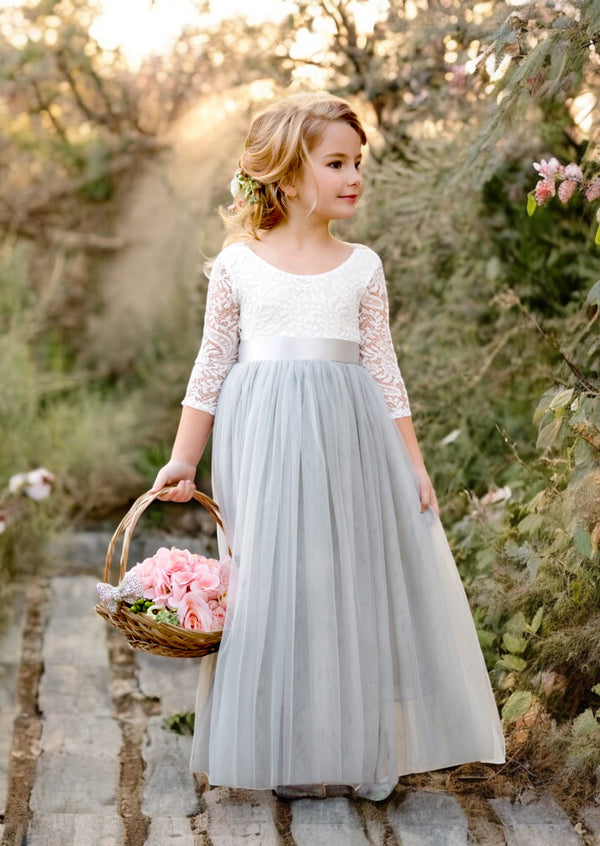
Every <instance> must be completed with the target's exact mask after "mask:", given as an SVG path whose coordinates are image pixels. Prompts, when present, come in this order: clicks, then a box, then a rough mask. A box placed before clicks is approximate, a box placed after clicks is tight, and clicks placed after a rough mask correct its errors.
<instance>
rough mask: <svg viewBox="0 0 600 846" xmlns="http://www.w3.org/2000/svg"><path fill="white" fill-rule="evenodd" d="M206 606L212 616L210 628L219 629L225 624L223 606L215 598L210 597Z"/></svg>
mask: <svg viewBox="0 0 600 846" xmlns="http://www.w3.org/2000/svg"><path fill="white" fill-rule="evenodd" d="M208 607H209V608H210V611H211V614H212V618H213V625H212V630H213V631H220V630H221V629H222V628H223V627H224V625H225V613H226V612H225V608H223V606H222V605H220V604H219V603H218V602H217V601H216V599H211V600H210V602H209V603H208Z"/></svg>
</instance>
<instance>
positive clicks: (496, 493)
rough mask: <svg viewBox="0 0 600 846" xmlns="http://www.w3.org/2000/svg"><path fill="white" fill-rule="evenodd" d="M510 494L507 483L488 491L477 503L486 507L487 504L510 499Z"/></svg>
mask: <svg viewBox="0 0 600 846" xmlns="http://www.w3.org/2000/svg"><path fill="white" fill-rule="evenodd" d="M511 496H512V491H511V489H510V488H509V487H508V485H507V486H506V487H504V488H496V489H495V490H492V491H488V492H487V493H486V494H485V495H484V496H482V497H481V499H480V500H479V505H480V506H481V507H482V508H486V507H487V506H488V505H495V504H496V503H497V502H506V500H507V499H510V498H511Z"/></svg>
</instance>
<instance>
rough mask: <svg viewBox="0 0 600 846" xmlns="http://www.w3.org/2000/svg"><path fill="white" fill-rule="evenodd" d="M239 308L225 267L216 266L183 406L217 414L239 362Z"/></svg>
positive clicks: (211, 277) (212, 275)
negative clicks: (224, 386)
mask: <svg viewBox="0 0 600 846" xmlns="http://www.w3.org/2000/svg"><path fill="white" fill-rule="evenodd" d="M238 325H239V306H238V304H237V303H236V302H235V298H234V296H233V291H232V287H231V280H230V278H229V275H228V273H227V270H226V268H225V267H224V266H223V265H222V264H220V263H219V264H215V265H214V267H213V270H212V273H211V276H210V280H209V283H208V291H207V295H206V312H205V315H204V331H203V333H202V344H201V346H200V351H199V353H198V357H197V358H196V363H195V364H194V368H193V370H192V373H191V376H190V381H189V382H188V386H187V391H186V394H185V398H184V400H183V402H182V405H189V406H191V407H192V408H197V409H198V410H199V411H206V412H208V413H209V414H214V413H215V409H216V407H217V401H218V399H219V394H220V392H221V386H222V384H223V382H224V381H225V377H226V376H227V374H228V373H229V371H230V370H231V368H232V367H233V365H234V364H235V362H236V361H237V355H238V344H239V331H238Z"/></svg>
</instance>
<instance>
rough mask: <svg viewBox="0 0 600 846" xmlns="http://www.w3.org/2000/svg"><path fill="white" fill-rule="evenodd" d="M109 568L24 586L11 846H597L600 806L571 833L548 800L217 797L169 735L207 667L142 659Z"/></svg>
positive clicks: (2, 714) (6, 757) (433, 794)
mask: <svg viewBox="0 0 600 846" xmlns="http://www.w3.org/2000/svg"><path fill="white" fill-rule="evenodd" d="M80 549H81V548H80ZM87 551H88V552H89V550H87ZM87 557H89V558H90V559H94V560H95V559H96V556H95V555H94V556H91V555H90V556H88V555H86V558H87ZM99 572H100V568H99V567H98V568H97V569H96V575H92V574H91V573H90V568H89V567H85V566H83V567H78V566H76V565H74V564H72V565H70V566H67V567H64V566H63V567H61V571H57V572H54V573H51V574H50V575H49V576H48V578H47V579H38V580H35V581H34V582H32V583H31V584H30V585H29V586H27V588H25V587H24V586H23V587H22V588H20V589H18V590H17V592H16V600H15V602H14V603H13V606H12V608H13V611H12V612H11V616H10V617H9V619H8V620H6V624H5V625H4V627H3V629H2V630H1V631H0V680H1V685H0V801H1V802H2V803H3V805H2V809H1V811H2V816H1V817H0V838H1V844H2V846H25V844H27V846H59V844H60V846H70V845H71V844H72V846H169V844H173V846H240V844H256V846H471V844H481V846H584V844H585V846H591V845H592V844H599V846H600V813H599V810H598V809H597V808H587V809H584V810H583V811H582V812H581V816H580V819H579V820H576V821H571V820H570V819H569V817H568V816H567V814H566V813H565V812H564V811H563V810H562V809H561V808H560V807H559V806H558V805H557V804H556V802H555V801H554V800H553V799H552V798H551V797H550V796H549V795H546V794H542V795H536V794H534V793H529V794H527V795H525V796H522V797H521V799H520V800H519V801H517V802H514V803H513V802H511V800H510V799H509V798H496V799H489V800H486V799H483V798H481V797H479V798H478V800H477V801H475V803H473V802H470V801H467V800H466V799H465V796H464V795H462V796H457V795H455V794H453V793H451V792H449V791H444V790H442V789H439V790H438V789H435V790H433V789H432V790H424V789H415V788H411V787H399V788H398V789H397V790H396V792H395V794H394V795H393V796H392V798H391V799H390V800H389V801H387V802H386V803H383V804H382V805H374V804H372V803H370V802H367V801H361V800H353V799H350V798H347V797H345V796H339V795H338V796H331V797H328V798H327V799H325V800H310V799H303V800H297V801H295V802H288V801H282V800H278V799H277V798H276V797H274V796H273V795H272V793H271V792H270V791H247V790H229V789H226V788H213V789H210V788H209V787H208V785H206V784H205V783H204V782H203V781H202V780H201V779H200V778H195V777H194V776H193V775H192V774H191V773H190V772H189V770H188V758H189V754H190V746H191V738H190V737H188V736H181V735H177V734H175V733H173V732H171V731H168V730H166V729H165V727H164V726H163V720H164V718H165V717H167V716H171V715H173V714H175V713H181V712H185V711H189V710H192V709H193V706H194V695H195V687H196V678H197V663H198V662H197V661H196V660H193V659H168V658H160V657H156V656H151V655H145V654H143V653H139V652H134V651H133V650H131V649H130V648H129V647H128V645H127V644H126V642H125V640H124V639H123V638H122V636H121V635H120V634H119V633H117V632H114V631H113V630H112V629H111V628H110V627H109V626H107V625H106V623H104V622H103V621H102V620H100V619H99V618H97V617H96V616H95V615H94V614H93V613H92V612H91V607H92V605H93V604H94V602H95V584H96V582H97V581H98V578H99V577H98V575H97V573H99Z"/></svg>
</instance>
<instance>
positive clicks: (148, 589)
mask: <svg viewBox="0 0 600 846" xmlns="http://www.w3.org/2000/svg"><path fill="white" fill-rule="evenodd" d="M230 567H231V559H230V558H229V557H226V558H222V559H221V560H220V561H216V560H215V559H214V558H205V557H204V555H196V554H194V553H192V552H189V551H188V550H187V549H177V548H176V547H172V548H171V549H167V548H166V547H161V548H160V549H159V550H158V551H157V552H156V554H155V555H153V556H152V557H151V558H146V559H145V560H144V561H142V562H141V563H139V564H136V565H135V566H134V567H132V568H131V570H129V572H128V573H127V575H126V576H125V578H124V579H123V580H122V581H121V583H120V584H119V586H118V587H116V588H114V587H112V586H111V585H108V584H105V583H101V584H99V585H98V593H99V594H100V599H101V601H102V603H103V604H104V605H105V607H107V608H108V610H112V608H115V606H116V605H117V604H118V603H119V602H125V603H126V604H127V605H129V607H130V609H131V610H132V611H133V612H134V613H145V614H148V615H149V616H151V617H153V618H154V619H155V620H156V621H157V622H159V623H161V622H166V623H172V624H173V625H176V626H181V628H183V629H188V630H189V631H195V632H216V631H221V630H222V629H223V625H224V623H225V613H226V610H227V589H228V587H229V572H230Z"/></svg>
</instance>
